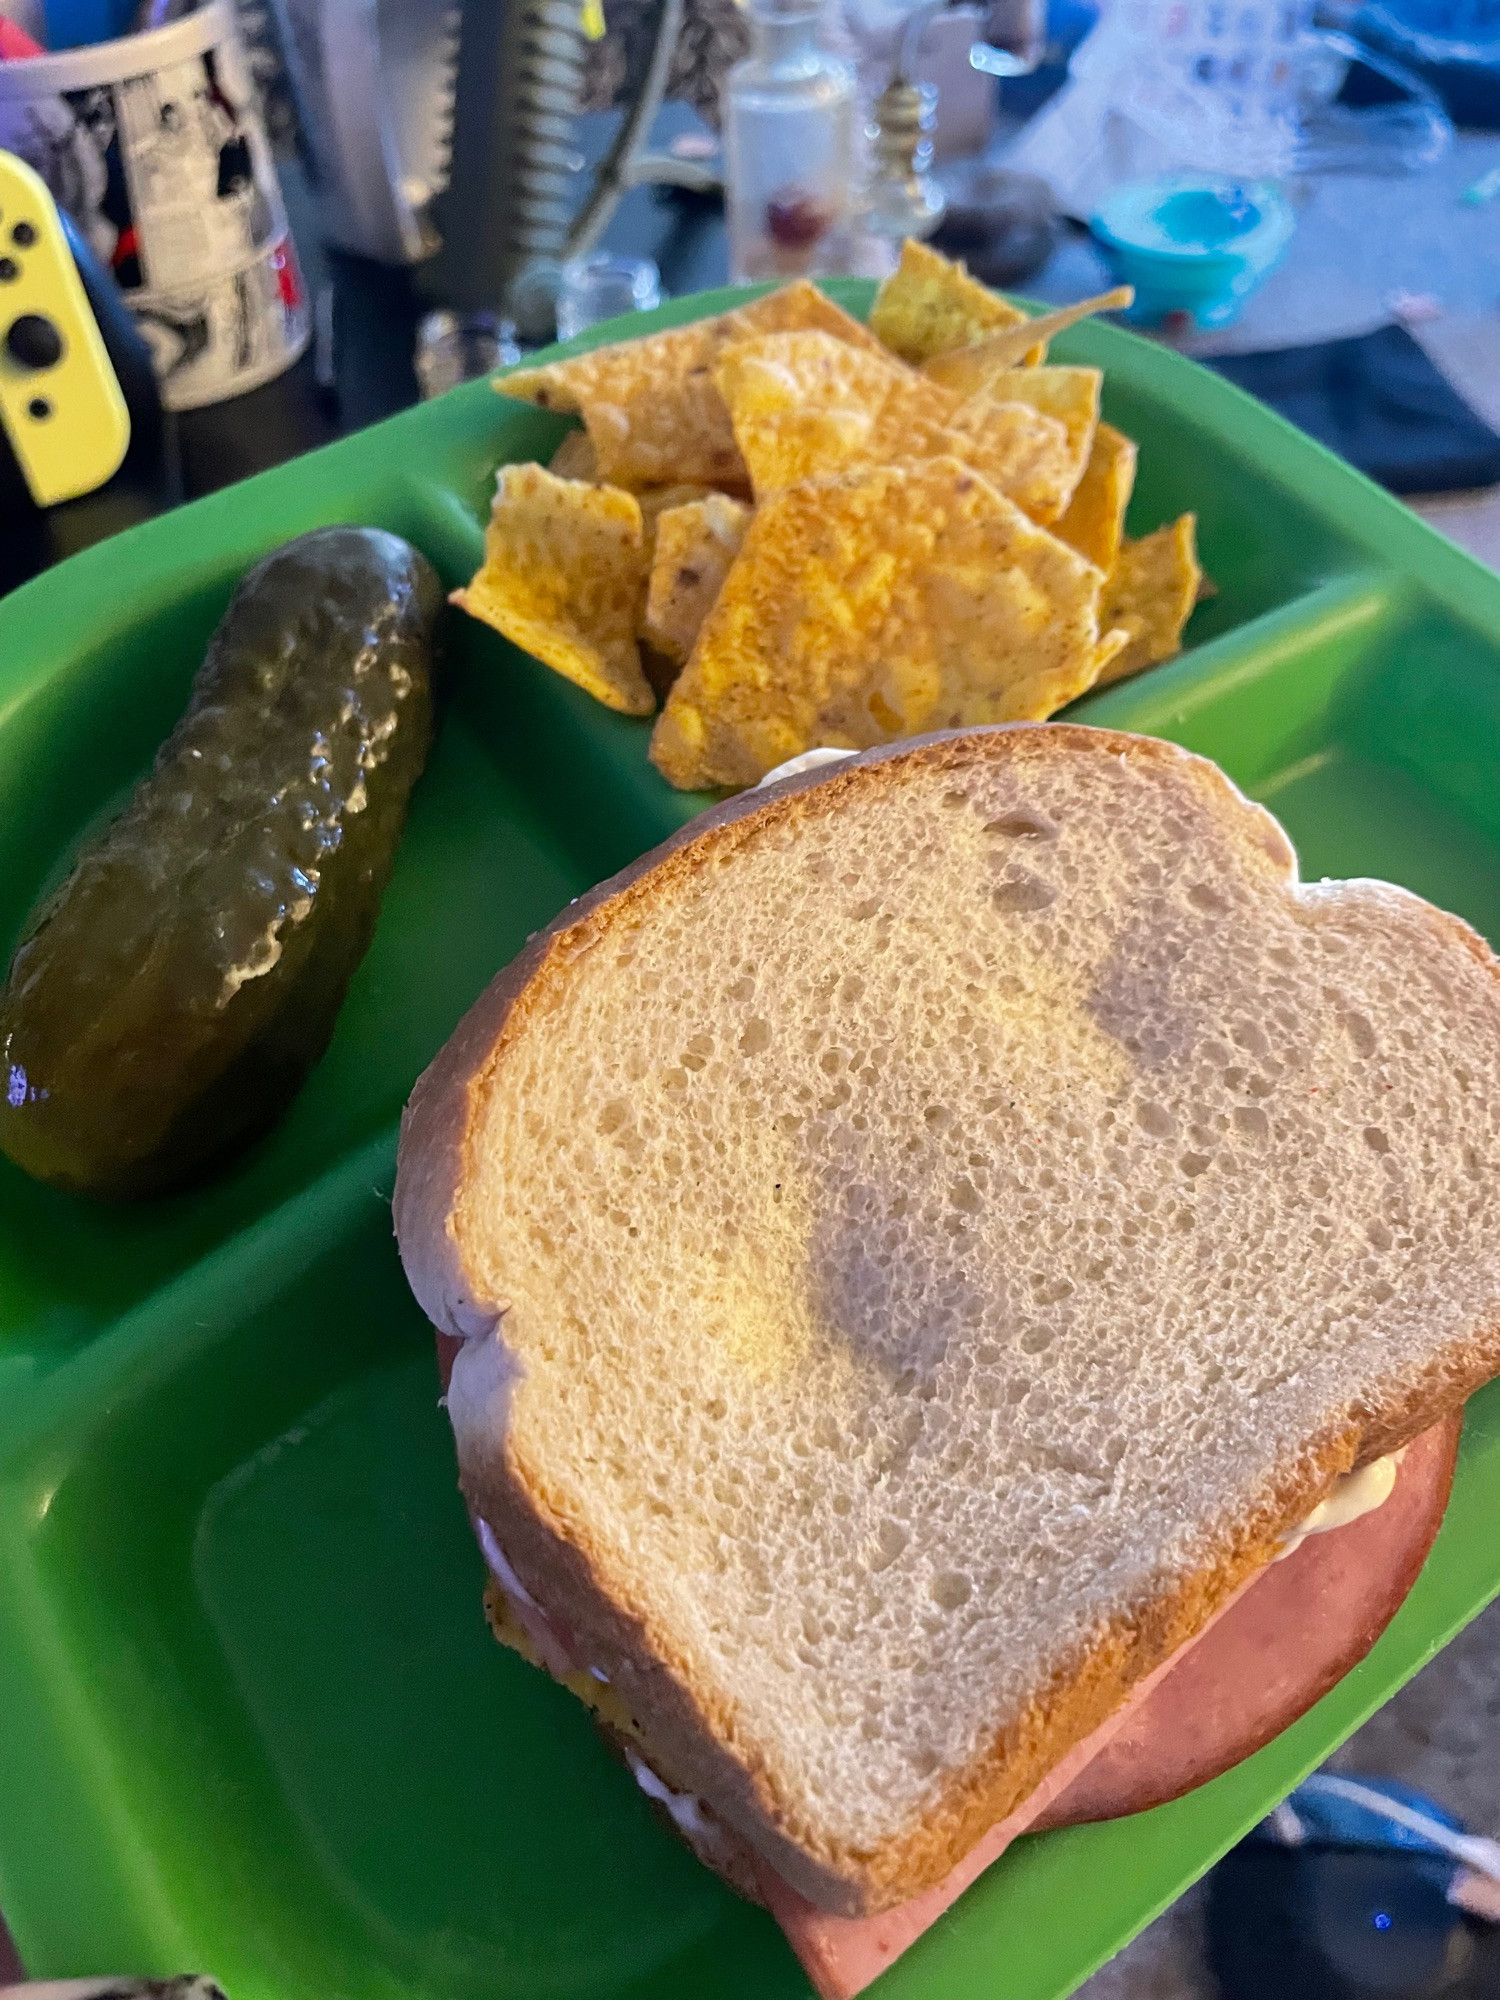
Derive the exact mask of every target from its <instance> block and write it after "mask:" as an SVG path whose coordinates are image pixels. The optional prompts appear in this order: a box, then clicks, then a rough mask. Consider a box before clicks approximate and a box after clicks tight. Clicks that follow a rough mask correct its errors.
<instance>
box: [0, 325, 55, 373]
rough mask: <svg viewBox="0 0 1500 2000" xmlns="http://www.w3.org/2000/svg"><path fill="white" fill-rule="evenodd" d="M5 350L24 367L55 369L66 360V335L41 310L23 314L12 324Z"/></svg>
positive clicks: (6, 339) (6, 338)
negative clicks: (64, 357) (43, 315)
mask: <svg viewBox="0 0 1500 2000" xmlns="http://www.w3.org/2000/svg"><path fill="white" fill-rule="evenodd" d="M5 351H6V353H7V354H8V355H9V356H10V358H11V360H12V361H14V362H16V363H17V364H18V365H19V366H20V367H22V368H55V367H56V366H57V364H58V362H59V361H61V360H62V353H63V337H62V335H61V334H60V333H59V332H58V330H57V328H56V327H55V326H54V325H53V324H52V322H51V320H50V319H44V318H43V317H42V315H41V314H40V313H22V314H21V316H20V318H19V319H14V320H12V321H11V323H10V331H9V332H8V333H7V334H6V336H5Z"/></svg>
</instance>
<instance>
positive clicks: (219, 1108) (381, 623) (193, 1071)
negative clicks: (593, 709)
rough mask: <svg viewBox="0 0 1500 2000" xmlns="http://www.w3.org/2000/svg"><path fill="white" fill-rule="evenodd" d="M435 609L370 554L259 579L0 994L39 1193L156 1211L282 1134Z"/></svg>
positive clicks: (394, 764) (372, 908)
mask: <svg viewBox="0 0 1500 2000" xmlns="http://www.w3.org/2000/svg"><path fill="white" fill-rule="evenodd" d="M442 601H443V593H442V587H441V585H440V583H439V581H438V577H437V575H436V572H435V571H434V570H433V568H432V566H431V565H430V564H429V563H428V562H427V561H426V559H425V558H424V557H423V556H421V555H419V554H418V553H417V551H416V550H415V549H413V548H412V547H410V546H409V544H408V543H406V542H404V541H402V540H401V539H400V538H399V537H398V536H396V535H388V534H383V533H381V532H379V531H378V530H375V529H370V528H324V529H320V530H318V531H317V532H316V533H314V534H310V535H304V536H302V537H301V538H300V539H299V540H297V541H295V542H290V543H288V544H287V545H286V547H284V548H281V549H278V550H277V551H276V552H275V553H274V554H272V555H270V556H268V557H267V558H266V559H265V561H264V562H262V563H261V564H260V565H259V567H258V568H256V569H254V570H252V571H251V573H250V574H249V575H248V576H247V577H246V578H245V580H244V582H243V583H242V584H241V585H240V587H239V589H238V590H237V591H236V593H235V595H234V598H233V600H232V602H231V603H230V606H229V609H228V611H227V612H226V613H225V615H224V619H223V622H222V623H221V624H220V626H219V628H218V630H217V631H216V632H215V633H214V636H213V638H212V639H211V640H210V642H209V647H208V652H207V655H206V657H205V659H204V661H203V664H202V666H201V667H200V668H199V670H198V674H197V677H196V679H195V680H194V683H193V692H192V698H191V700H190V701H189V703H188V707H187V712H186V714H185V715H184V716H183V718H182V720H181V721H180V722H179V723H178V725H177V727H176V728H175V729H174V730H173V732H172V734H171V736H170V737H169V738H168V739H167V741H166V742H165V743H164V744H163V745H162V748H161V750H160V751H159V752H158V754H157V757H156V762H155V765H154V766H153V768H152V771H151V774H150V776H149V777H147V778H145V779H143V780H142V782H141V783H140V784H139V785H138V786H137V787H136V789H135V792H134V793H133V794H132V796H131V799H130V802H129V804H128V805H127V806H126V807H125V809H124V811H123V812H122V813H121V814H120V816H119V817H118V818H117V819H116V820H114V821H113V823H112V824H111V825H110V826H109V828H108V829H107V830H106V831H105V832H104V833H103V834H102V835H100V836H99V838H97V839H96V840H93V841H91V842H90V843H89V844H88V845H87V846H86V847H85V848H84V849H83V851H82V853H81V854H80V855H79V857H78V860H77V862H76V864H75V866H74V868H73V872H72V874H71V875H70V876H69V877H68V879H67V881H66V882H65V883H64V884H63V886H62V888H61V889H59V890H58V892H57V893H56V894H55V895H54V896H52V897H50V898H49V899H48V900H47V901H46V902H45V903H44V904H43V905H42V907H41V908H40V909H39V910H38V911H36V912H35V913H34V915H33V917H32V918H31V920H30V922H29V923H28V925H27V928H26V931H25V933H24V935H23V938H22V942H21V944H20V945H19V947H18V948H17V950H16V954H15V957H14V959H13V960H12V962H11V968H10V975H9V978H8V981H7V983H6V987H5V990H4V993H3V994H0V1084H3V1086H4V1091H3V1100H0V1147H3V1148H4V1150H5V1151H6V1152H7V1153H8V1154H9V1155H10V1157H11V1158H12V1159H13V1160H15V1161H16V1162H17V1164H18V1165H20V1166H22V1167H24V1168H25V1169H26V1171H27V1172H28V1173H30V1174H34V1175H36V1176H37V1177H38V1178H39V1179H41V1180H44V1181H51V1182H53V1183H54V1184H55V1185H56V1186H58V1187H64V1188H72V1189H78V1190H81V1191H83V1192H86V1193H89V1194H93V1195H101V1196H106V1197H109V1198H115V1199H123V1198H128V1197H134V1196H139V1195H148V1194H157V1193H162V1192H165V1191H167V1190H170V1189H172V1188H177V1187H181V1186H182V1185H183V1184H184V1183H185V1182H187V1181H188V1180H190V1179H191V1178H192V1177H193V1176H194V1175H196V1174H197V1173H199V1171H200V1170H201V1169H203V1168H204V1167H206V1166H208V1165H210V1164H213V1163H216V1162H218V1161H219V1160H221V1159H222V1158H223V1157H224V1156H225V1155H227V1154H229V1153H231V1152H233V1151H234V1150H236V1149H238V1148H240V1147H242V1146H244V1145H246V1144H247V1143H248V1142H249V1141H250V1140H251V1139H253V1138H255V1137H257V1136H258V1135H259V1134H260V1133H262V1132H264V1131H265V1130H266V1129H267V1127H268V1126H270V1125H271V1124H273V1123H274V1122H275V1120H276V1119H277V1118H278V1117H279V1116H280V1115H281V1113H282V1112H283V1111H284V1110H285V1108H286V1106H287V1105H288V1103H289V1102H290V1101H291V1099H292V1098H293V1096H295V1094H296V1092H297V1090H298V1089H299V1087H300V1086H301V1084H302V1081H303V1079H304V1077H305V1076H306V1075H307V1072H308V1071H309V1069H310V1068H311V1067H312V1065H313V1064H314V1063H315V1062H316V1061H317V1059H318V1057H319V1056H320V1055H321V1054H322V1053H323V1050H324V1048H325V1047H326V1045H327V1042H328V1038H329V1036H330V1035H331V1034H332V1032H333V1025H334V1022H335V1020H336V1019H337V1016H338V1011H339V1007H340V1005H341V1004H342V1002H343V998H344V993H345V990H346V989H347V987H348V984H349V980H350V978H351V977H352V975H353V973H354V970H355V968H356V966H358V964H359V962H360V960H361V958H363V956H364V954H365V950H366V947H367V946H368V945H369V942H370V937H371V934H372V932H373V931H374V928H375V918H376V914H377V912H378V911H379V908H380V898H381V895H382V893H383V891H384V889H385V885H386V882H387V880H388V879H389V877H390V873H391V868H392V865H393V863H394V861H395V857H396V848H397V844H398V842H399V841H400V838H401V831H402V828H403V826H404V825H405V822H406V808H407V802H408V800H409V798H410V796H411V788H412V786H413V784H414V783H415V782H416V779H417V777H418V776H419V775H420V773H421V770H422V766H423V764H424V763H425V761H426V758H427V751H428V746H429V744H430V742H431V738H432V657H433V642H434V635H435V632H436V628H437V621H438V616H439V612H440V609H441V606H442Z"/></svg>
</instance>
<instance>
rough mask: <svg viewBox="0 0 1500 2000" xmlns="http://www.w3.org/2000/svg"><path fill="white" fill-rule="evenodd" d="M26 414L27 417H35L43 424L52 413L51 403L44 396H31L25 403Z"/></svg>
mask: <svg viewBox="0 0 1500 2000" xmlns="http://www.w3.org/2000/svg"><path fill="white" fill-rule="evenodd" d="M26 414H27V416H28V417H35V419H36V421H37V422H38V423H39V424H44V423H45V422H46V421H47V419H48V417H50V416H51V414H52V405H51V404H50V403H49V402H48V401H47V398H46V397H45V396H33V397H32V399H31V401H30V402H29V403H28V404H27V405H26Z"/></svg>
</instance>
